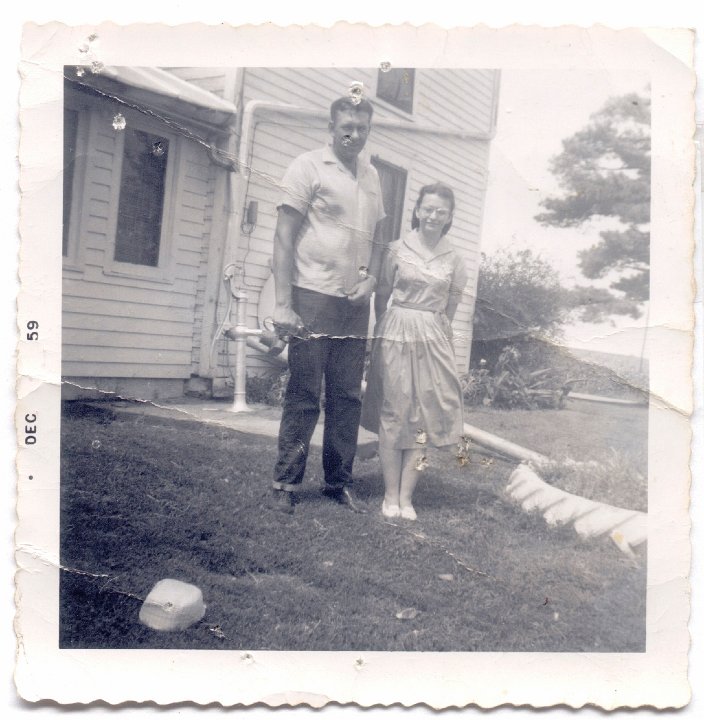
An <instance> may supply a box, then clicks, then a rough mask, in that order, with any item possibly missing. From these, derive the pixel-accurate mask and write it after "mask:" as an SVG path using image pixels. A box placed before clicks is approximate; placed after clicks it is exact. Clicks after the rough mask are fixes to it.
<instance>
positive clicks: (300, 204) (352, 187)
mask: <svg viewBox="0 0 704 720" xmlns="http://www.w3.org/2000/svg"><path fill="white" fill-rule="evenodd" d="M372 115H373V108H372V106H371V104H370V103H369V102H368V101H366V100H364V99H357V100H356V102H355V101H354V100H352V99H351V98H340V99H338V100H336V101H335V102H334V103H333V104H332V105H331V107H330V122H329V125H328V129H329V131H330V135H331V142H330V144H329V145H327V146H326V147H324V148H321V149H318V150H313V151H312V152H307V153H304V154H303V155H301V156H299V157H298V158H296V160H294V161H293V163H292V164H291V166H290V167H289V169H288V170H287V172H286V174H285V176H284V179H283V182H282V188H283V194H282V198H281V202H280V204H279V206H278V220H277V225H276V234H275V237H274V264H273V270H274V282H275V286H276V308H275V310H274V323H275V324H276V325H277V326H278V327H279V328H280V329H281V330H282V331H284V332H286V333H288V334H289V336H290V344H289V351H288V358H289V370H290V373H291V376H290V379H289V382H288V387H287V390H286V396H285V398H284V410H283V416H282V418H281V427H280V429H279V457H278V461H277V463H276V467H275V469H274V484H273V500H274V504H275V505H276V507H278V509H280V510H283V511H285V512H289V513H290V512H293V509H294V505H295V494H294V493H295V491H296V490H298V489H299V488H300V485H301V483H302V481H303V475H304V472H305V468H306V460H307V456H308V448H309V445H310V439H311V436H312V434H313V431H314V429H315V425H316V423H317V421H318V417H319V414H320V398H321V386H322V383H323V381H324V384H325V427H324V434H323V471H324V474H325V488H324V490H323V494H324V495H325V496H326V497H327V498H329V499H330V500H332V501H335V502H338V503H340V504H342V505H346V506H347V507H349V508H350V509H352V510H354V511H359V508H358V506H357V505H356V504H355V502H354V500H353V498H352V496H351V494H350V491H349V485H350V483H351V479H352V463H353V461H354V455H355V452H356V449H357V433H358V429H359V416H360V409H361V399H360V387H361V382H362V374H363V370H364V357H365V348H366V335H367V329H368V323H369V299H370V297H371V295H372V293H373V292H374V287H375V284H376V277H377V276H378V268H379V265H380V259H381V250H382V237H381V230H380V228H381V221H382V220H383V218H384V207H383V201H382V195H381V187H380V185H379V176H378V174H377V172H376V169H375V168H374V167H373V166H372V165H371V164H370V163H369V162H368V161H367V160H363V159H362V158H361V157H360V152H361V151H362V149H363V148H364V146H365V144H366V142H367V138H368V137H369V132H370V127H371V120H372Z"/></svg>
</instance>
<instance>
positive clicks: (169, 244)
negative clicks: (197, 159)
mask: <svg viewBox="0 0 704 720" xmlns="http://www.w3.org/2000/svg"><path fill="white" fill-rule="evenodd" d="M119 112H121V113H122V114H123V115H124V116H125V119H126V123H127V125H126V128H125V131H121V132H120V131H116V132H120V134H119V136H118V141H117V143H116V144H115V160H114V165H113V173H114V176H115V182H114V183H113V184H112V186H111V191H110V207H111V212H110V219H109V223H108V232H107V237H108V242H107V246H106V248H105V253H106V254H105V260H104V263H103V274H104V275H109V276H117V277H128V278H138V279H144V280H152V281H154V282H163V283H173V282H174V268H175V258H174V256H173V246H174V242H173V235H174V207H175V201H176V197H177V194H178V186H179V176H178V172H177V168H178V167H179V164H180V163H179V158H180V153H181V150H180V138H179V137H178V135H177V134H175V133H173V132H171V131H169V130H168V129H166V128H165V127H164V126H163V125H162V124H160V123H158V122H153V121H150V120H149V119H148V118H145V117H144V116H142V115H141V114H135V113H133V112H130V111H129V109H127V108H125V109H120V110H119ZM100 116H101V118H105V117H106V116H105V114H104V113H102V112H101V113H100ZM109 122H112V117H109ZM128 128H131V129H133V130H141V131H143V132H147V133H152V134H156V135H159V136H160V137H163V138H164V139H166V140H168V142H169V153H168V156H167V159H166V174H165V177H164V203H163V207H162V217H161V233H160V236H159V259H158V262H157V264H156V265H155V266H154V265H139V264H137V263H128V262H123V261H119V260H115V250H116V247H117V225H118V219H119V208H120V190H121V187H122V165H123V160H124V148H125V132H126V130H127V129H128Z"/></svg>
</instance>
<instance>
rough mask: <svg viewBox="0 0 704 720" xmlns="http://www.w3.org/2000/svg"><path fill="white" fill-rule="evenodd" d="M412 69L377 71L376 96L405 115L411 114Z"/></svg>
mask: <svg viewBox="0 0 704 720" xmlns="http://www.w3.org/2000/svg"><path fill="white" fill-rule="evenodd" d="M415 73H416V71H415V69H414V68H391V69H390V70H386V71H384V70H379V76H378V79H377V84H376V95H377V97H378V98H380V99H381V100H385V101H386V102H388V103H391V105H393V106H394V107H397V108H400V109H401V110H404V111H405V112H407V113H411V112H413V87H414V84H415Z"/></svg>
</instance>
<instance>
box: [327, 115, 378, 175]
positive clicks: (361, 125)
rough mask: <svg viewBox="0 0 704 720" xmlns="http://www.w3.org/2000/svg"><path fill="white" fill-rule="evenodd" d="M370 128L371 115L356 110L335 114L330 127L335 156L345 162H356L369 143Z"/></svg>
mask: <svg viewBox="0 0 704 720" xmlns="http://www.w3.org/2000/svg"><path fill="white" fill-rule="evenodd" d="M370 127H371V118H370V117H369V113H366V112H356V111H355V110H342V111H338V112H337V113H335V119H334V121H331V122H330V125H329V128H330V134H331V135H332V149H333V151H334V153H335V155H337V157H339V158H340V160H342V161H343V162H352V161H353V160H355V159H356V157H357V156H358V155H359V153H360V152H361V151H362V148H364V146H365V145H366V143H367V138H368V137H369V129H370Z"/></svg>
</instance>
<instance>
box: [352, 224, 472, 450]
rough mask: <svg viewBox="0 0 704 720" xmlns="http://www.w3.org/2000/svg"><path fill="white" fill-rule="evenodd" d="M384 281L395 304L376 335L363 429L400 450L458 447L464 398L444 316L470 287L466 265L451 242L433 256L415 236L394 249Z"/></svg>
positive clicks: (443, 240) (380, 285)
mask: <svg viewBox="0 0 704 720" xmlns="http://www.w3.org/2000/svg"><path fill="white" fill-rule="evenodd" d="M380 275H381V277H380V278H379V283H378V287H377V292H386V293H388V292H389V289H391V291H392V292H391V303H390V305H389V307H388V309H387V310H386V312H385V313H384V315H383V316H382V317H381V319H380V320H379V321H378V323H377V327H376V329H375V333H374V336H375V339H374V341H373V345H372V353H371V362H370V367H369V372H368V377H367V388H366V391H365V394H364V403H363V406H362V426H363V427H365V428H366V429H368V430H371V431H373V432H378V433H379V437H380V440H382V439H383V440H385V441H386V443H387V446H389V447H394V448H396V449H413V448H420V447H422V445H425V444H428V445H432V446H435V447H443V446H446V445H452V444H456V443H457V442H458V441H459V439H460V437H461V436H462V434H463V431H462V424H463V419H462V390H461V387H460V382H459V379H458V377H457V369H456V363H455V353H454V349H453V346H452V341H451V336H452V330H451V325H450V322H449V320H448V318H447V315H446V314H445V311H446V308H447V304H448V300H449V298H450V295H451V294H453V295H454V296H455V297H456V299H457V300H459V297H460V296H461V294H462V291H463V290H464V286H465V285H466V283H467V272H466V269H465V267H464V264H463V263H462V260H461V258H460V257H459V255H458V254H457V253H456V252H455V251H454V250H453V249H452V247H451V246H450V243H449V242H448V241H447V239H446V238H444V237H443V238H441V239H440V241H439V242H438V244H437V245H436V246H435V248H433V249H432V250H429V249H428V248H426V247H425V246H424V245H423V244H422V242H421V239H420V237H419V235H418V233H417V232H416V231H412V232H410V233H409V234H408V235H406V236H405V237H404V238H402V239H401V240H397V241H396V242H393V243H391V244H390V245H389V247H388V249H387V251H386V255H385V260H384V264H383V268H382V272H381V273H380ZM419 441H421V442H419Z"/></svg>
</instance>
